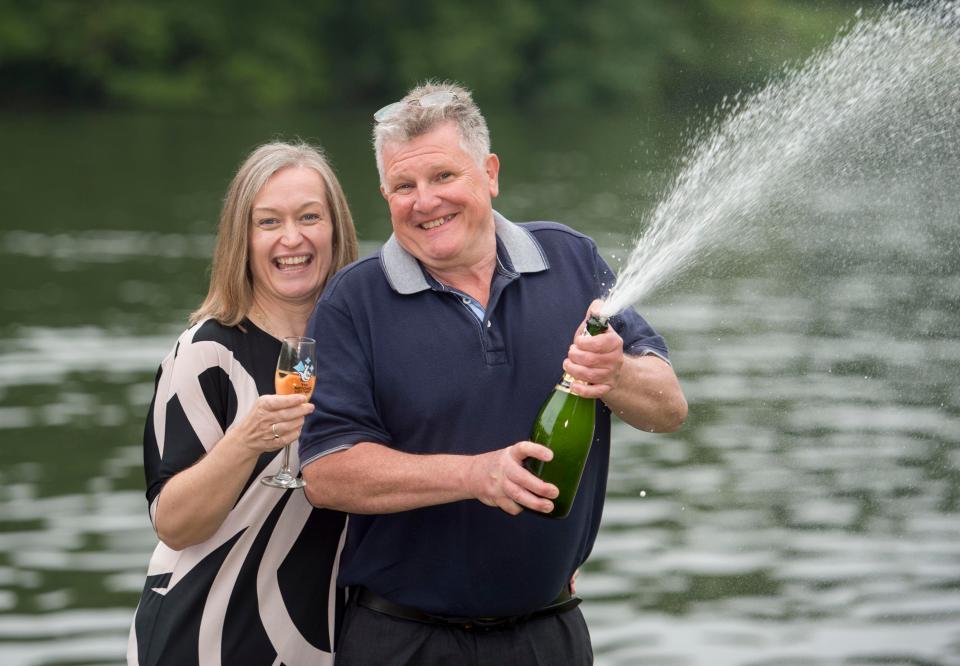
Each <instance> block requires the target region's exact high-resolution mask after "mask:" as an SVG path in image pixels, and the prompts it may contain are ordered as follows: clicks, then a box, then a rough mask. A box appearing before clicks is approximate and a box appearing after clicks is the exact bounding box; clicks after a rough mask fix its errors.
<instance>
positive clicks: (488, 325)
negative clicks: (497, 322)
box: [487, 319, 490, 328]
mask: <svg viewBox="0 0 960 666" xmlns="http://www.w3.org/2000/svg"><path fill="white" fill-rule="evenodd" d="M487 328H490V320H489V319H488V320H487Z"/></svg>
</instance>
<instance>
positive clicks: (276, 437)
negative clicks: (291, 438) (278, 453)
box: [270, 423, 280, 439]
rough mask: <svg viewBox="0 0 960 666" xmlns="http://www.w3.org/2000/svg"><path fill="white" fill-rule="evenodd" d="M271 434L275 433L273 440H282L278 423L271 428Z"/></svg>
mask: <svg viewBox="0 0 960 666" xmlns="http://www.w3.org/2000/svg"><path fill="white" fill-rule="evenodd" d="M270 432H272V433H273V438H274V439H280V432H279V431H278V430H277V424H276V423H274V424H273V425H272V426H270Z"/></svg>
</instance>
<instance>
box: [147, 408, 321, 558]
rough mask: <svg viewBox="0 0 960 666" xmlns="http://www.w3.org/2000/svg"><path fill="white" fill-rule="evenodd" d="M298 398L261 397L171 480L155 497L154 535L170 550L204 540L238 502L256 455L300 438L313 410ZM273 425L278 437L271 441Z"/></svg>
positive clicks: (180, 548)
mask: <svg viewBox="0 0 960 666" xmlns="http://www.w3.org/2000/svg"><path fill="white" fill-rule="evenodd" d="M306 400H307V399H306V398H305V397H304V396H302V395H264V396H260V397H259V398H258V399H257V401H256V403H255V404H254V408H253V410H251V412H250V414H248V415H247V416H246V417H245V418H244V419H243V420H242V421H241V422H239V423H238V424H237V425H236V426H235V427H233V428H231V429H230V430H228V431H227V433H226V434H225V435H224V436H223V438H222V439H220V441H219V442H217V443H216V444H215V445H214V446H213V448H212V449H211V450H210V451H209V452H208V453H207V455H205V456H203V457H202V458H200V459H199V460H198V461H197V462H196V463H195V464H194V465H192V466H190V467H188V468H187V469H185V470H183V471H182V472H179V473H177V474H176V475H174V476H173V477H171V478H170V479H169V480H168V481H167V482H166V483H165V484H164V486H163V489H162V490H161V491H160V495H159V497H157V504H156V509H155V513H154V517H153V524H154V528H155V529H156V531H157V536H159V537H160V540H161V541H163V542H164V543H165V544H166V545H167V546H169V547H170V548H173V549H174V550H182V549H183V548H186V547H188V546H193V545H195V544H198V543H201V542H203V541H206V540H207V539H209V538H210V537H211V536H212V535H213V533H214V532H216V531H217V529H219V527H220V525H221V524H223V521H224V520H225V519H226V517H227V515H228V514H229V513H230V511H231V509H233V507H234V505H235V504H236V502H237V499H238V498H239V497H240V493H241V491H242V490H243V487H244V485H245V484H246V482H247V479H248V478H249V477H250V474H251V473H252V472H253V469H254V467H255V466H256V464H257V459H258V458H259V457H260V455H261V454H263V453H267V452H270V451H276V450H278V449H280V448H282V447H283V446H285V445H287V444H290V443H291V442H295V441H296V440H297V438H299V436H300V428H301V427H302V426H303V417H304V416H306V415H307V414H309V413H310V412H312V411H313V405H312V404H311V403H309V402H306ZM274 424H276V430H277V433H279V434H280V437H279V438H275V437H274V432H273V425H274Z"/></svg>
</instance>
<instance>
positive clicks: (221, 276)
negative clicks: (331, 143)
mask: <svg viewBox="0 0 960 666" xmlns="http://www.w3.org/2000/svg"><path fill="white" fill-rule="evenodd" d="M286 167H309V168H311V169H313V170H314V171H316V172H317V173H318V174H320V178H321V179H322V180H323V183H324V189H325V190H326V198H327V207H328V208H329V209H330V215H331V217H332V218H333V220H332V221H333V248H332V250H333V261H332V262H331V264H330V271H329V272H328V273H327V275H326V276H325V277H324V282H326V280H328V279H329V278H330V277H331V276H332V275H333V274H334V273H336V272H337V271H338V270H340V269H341V268H343V267H344V266H346V265H347V264H349V263H350V262H351V261H354V260H355V259H356V258H357V233H356V230H355V229H354V227H353V218H352V217H351V216H350V208H349V207H348V206H347V198H346V196H345V195H344V193H343V188H341V187H340V181H338V180H337V177H336V175H335V174H334V173H333V169H332V168H331V167H330V164H329V163H328V162H327V160H326V157H324V155H323V151H322V150H321V149H320V148H317V147H315V146H311V145H309V144H307V143H283V142H273V143H267V144H264V145H262V146H260V147H259V148H256V149H255V150H254V151H253V152H252V153H250V155H249V156H248V157H247V159H246V160H245V161H244V163H243V164H242V165H241V166H240V169H239V170H238V171H237V174H236V175H235V176H234V177H233V181H232V182H231V183H230V187H229V189H228V190H227V195H226V197H225V198H224V201H223V209H222V210H221V211H220V225H219V227H218V228H217V241H216V245H215V247H214V250H213V263H212V265H211V269H210V288H209V290H208V291H207V297H206V298H205V299H204V301H203V303H202V304H201V305H200V307H199V308H197V310H196V311H195V312H194V313H193V314H191V315H190V324H191V325H192V324H195V323H196V322H198V321H200V320H201V319H203V318H205V317H212V318H214V319H216V320H217V321H219V322H220V323H221V324H224V325H225V326H235V325H236V324H238V323H239V322H240V320H241V319H243V317H244V316H245V315H246V314H247V311H248V310H249V309H250V306H251V304H252V302H253V279H252V275H251V273H250V266H249V263H248V248H249V242H250V227H251V225H252V210H253V200H254V199H255V198H256V196H257V194H258V193H259V192H260V189H261V188H262V187H263V186H264V184H266V182H267V180H269V179H270V177H271V176H272V175H273V174H275V173H276V172H277V171H280V169H284V168H286Z"/></svg>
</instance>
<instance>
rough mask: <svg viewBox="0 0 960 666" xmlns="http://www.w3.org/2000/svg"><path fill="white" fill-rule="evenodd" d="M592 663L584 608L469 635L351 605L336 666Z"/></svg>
mask: <svg viewBox="0 0 960 666" xmlns="http://www.w3.org/2000/svg"><path fill="white" fill-rule="evenodd" d="M592 663H593V648H592V647H591V645H590V632H589V631H588V630H587V623H586V622H585V621H584V619H583V614H582V613H581V612H580V609H579V608H574V609H572V610H569V611H566V612H564V613H558V614H556V615H547V616H544V617H536V618H533V619H531V620H527V621H526V622H522V623H520V624H517V625H513V626H510V627H506V628H502V629H492V630H488V631H478V630H473V629H471V630H466V629H460V628H458V627H446V626H441V625H435V624H424V623H422V622H414V621H411V620H403V619H399V618H395V617H391V616H390V615H385V614H383V613H379V612H377V611H374V610H370V609H369V608H364V607H362V606H358V605H357V604H356V602H355V601H351V602H350V604H349V605H348V607H347V612H346V616H345V617H344V622H343V627H342V631H341V633H340V640H339V642H338V645H337V652H336V664H337V666H394V665H397V666H400V665H401V664H410V665H411V666H412V665H414V664H416V666H433V665H437V666H439V665H440V664H443V665H444V666H446V665H448V664H454V665H456V666H487V665H490V666H494V665H495V666H511V665H516V666H558V665H562V666H568V665H569V666H579V665H581V664H583V665H589V664H592Z"/></svg>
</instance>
